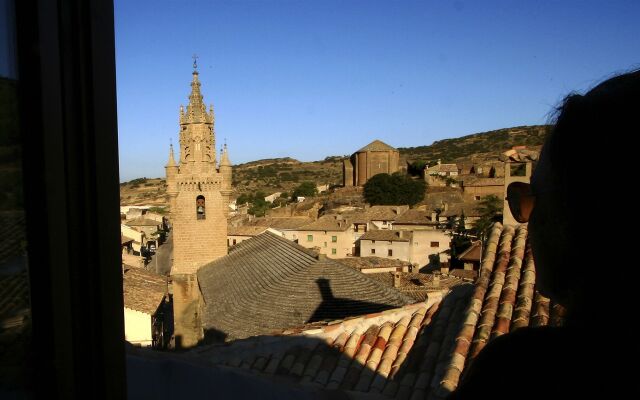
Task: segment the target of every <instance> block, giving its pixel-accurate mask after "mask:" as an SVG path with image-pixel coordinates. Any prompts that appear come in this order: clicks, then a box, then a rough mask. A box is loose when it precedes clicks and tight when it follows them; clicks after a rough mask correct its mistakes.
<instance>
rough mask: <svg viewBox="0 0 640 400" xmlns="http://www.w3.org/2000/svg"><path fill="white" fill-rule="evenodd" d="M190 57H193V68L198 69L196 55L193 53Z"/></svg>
mask: <svg viewBox="0 0 640 400" xmlns="http://www.w3.org/2000/svg"><path fill="white" fill-rule="evenodd" d="M191 58H193V70H194V71H195V70H196V69H198V55H197V54H194V55H193V56H192V57H191Z"/></svg>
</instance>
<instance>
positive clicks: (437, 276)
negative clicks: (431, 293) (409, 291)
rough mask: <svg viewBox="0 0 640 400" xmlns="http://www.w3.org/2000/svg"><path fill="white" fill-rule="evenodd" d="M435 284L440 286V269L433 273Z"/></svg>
mask: <svg viewBox="0 0 640 400" xmlns="http://www.w3.org/2000/svg"><path fill="white" fill-rule="evenodd" d="M431 282H432V283H433V286H440V273H439V272H438V271H436V272H434V273H433V281H431Z"/></svg>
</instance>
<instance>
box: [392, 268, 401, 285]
mask: <svg viewBox="0 0 640 400" xmlns="http://www.w3.org/2000/svg"><path fill="white" fill-rule="evenodd" d="M393 287H394V288H399V287H400V272H394V273H393Z"/></svg>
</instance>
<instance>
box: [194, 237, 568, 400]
mask: <svg viewBox="0 0 640 400" xmlns="http://www.w3.org/2000/svg"><path fill="white" fill-rule="evenodd" d="M526 241H527V228H526V226H523V225H521V226H519V227H518V228H517V229H514V228H513V227H509V226H506V227H503V226H502V225H500V224H496V225H495V226H494V228H493V229H492V232H491V234H490V237H489V239H488V243H487V245H486V246H485V248H484V256H483V263H482V267H481V274H480V277H479V278H478V280H477V281H476V282H475V284H470V283H464V284H460V285H457V286H455V287H454V288H453V289H452V290H451V292H449V293H445V295H444V298H442V300H440V299H439V298H438V297H441V296H442V295H441V294H440V293H439V292H434V293H430V294H429V295H428V298H427V301H426V302H422V303H416V304H412V305H407V306H404V307H401V308H397V309H392V310H386V311H384V312H382V313H376V314H369V315H363V316H359V317H355V318H349V319H345V320H340V321H332V322H329V323H325V324H314V325H312V326H305V327H302V329H290V330H289V331H287V332H282V333H283V334H282V335H278V336H259V337H253V338H250V339H246V340H241V341H237V342H234V343H231V344H229V345H226V346H218V347H204V348H197V349H196V350H195V351H194V352H193V353H192V355H193V356H194V357H198V358H204V359H205V360H207V361H208V362H210V363H212V364H216V365H226V366H229V367H240V368H243V369H247V370H251V371H253V372H255V373H256V374H260V375H261V376H263V377H272V379H276V380H281V381H282V380H288V381H290V382H297V383H301V384H303V385H304V384H307V385H311V386H310V387H315V388H318V387H319V388H325V389H331V390H335V389H337V390H342V391H346V392H348V393H351V394H356V393H361V394H362V393H368V394H374V395H378V396H379V395H382V396H384V397H390V398H397V399H434V400H440V399H444V398H446V397H447V396H448V395H449V394H450V393H451V392H452V391H453V390H455V388H456V387H457V386H458V382H459V379H460V376H461V374H462V372H463V371H464V370H465V369H466V367H467V366H468V365H469V363H470V362H471V361H472V360H473V359H474V358H475V357H476V356H477V354H478V353H479V352H480V351H481V350H482V348H483V347H484V346H485V345H486V344H487V343H488V342H489V341H491V340H494V339H495V338H496V337H498V336H500V335H503V334H506V333H508V332H512V331H514V330H516V329H520V328H522V327H527V326H532V327H537V326H544V325H552V326H557V325H561V324H562V320H563V313H564V311H563V309H562V307H561V306H559V305H556V304H553V303H551V302H550V301H549V299H547V298H545V297H543V296H541V295H540V294H538V293H537V292H536V290H535V265H534V261H533V258H532V255H531V251H530V249H529V247H528V246H527V244H526ZM524 354H526V352H523V354H514V357H520V358H522V357H524ZM523 361H524V360H523ZM496 390H500V387H496ZM362 398H367V397H362ZM374 398H379V397H374Z"/></svg>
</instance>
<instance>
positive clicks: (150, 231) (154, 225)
mask: <svg viewBox="0 0 640 400" xmlns="http://www.w3.org/2000/svg"><path fill="white" fill-rule="evenodd" d="M125 225H127V226H130V227H131V228H134V229H136V230H138V231H140V232H144V234H145V236H146V237H147V240H150V239H151V238H152V237H156V236H157V235H158V234H157V232H158V231H161V230H162V229H163V225H164V223H163V219H162V217H161V219H160V221H157V220H155V219H150V218H147V217H146V216H142V217H138V218H135V219H130V220H127V221H126V222H125Z"/></svg>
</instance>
